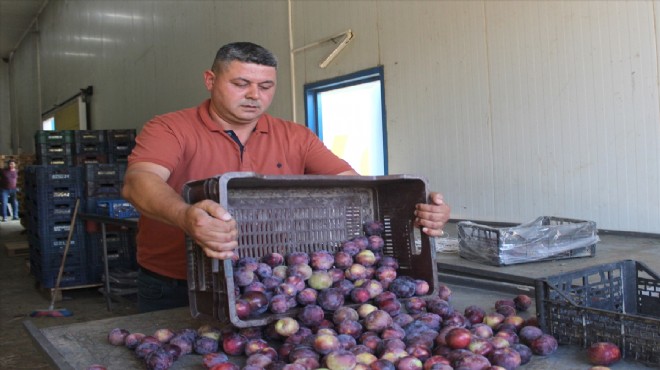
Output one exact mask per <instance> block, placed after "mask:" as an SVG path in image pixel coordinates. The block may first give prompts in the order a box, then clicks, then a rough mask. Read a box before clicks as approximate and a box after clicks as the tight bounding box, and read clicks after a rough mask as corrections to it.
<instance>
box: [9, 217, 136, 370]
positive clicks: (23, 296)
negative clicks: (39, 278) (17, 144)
mask: <svg viewBox="0 0 660 370" xmlns="http://www.w3.org/2000/svg"><path fill="white" fill-rule="evenodd" d="M26 240H27V235H26V234H25V233H24V228H23V227H22V226H21V224H20V222H19V221H9V222H2V223H0V248H2V250H1V251H0V369H12V370H18V369H51V368H52V366H51V365H50V362H48V361H47V359H46V358H44V356H43V355H42V353H41V351H39V350H38V349H37V348H36V347H35V346H34V345H33V343H32V340H31V338H30V337H29V336H28V334H27V331H26V330H25V329H24V326H23V321H24V320H31V321H32V322H33V323H34V324H35V325H36V326H37V327H39V328H45V327H52V326H59V325H67V324H71V323H79V322H86V321H90V320H98V319H103V318H108V317H115V316H124V315H130V314H134V313H137V310H136V308H135V305H134V304H132V303H131V302H130V301H126V302H117V301H115V302H113V307H112V308H113V310H112V312H109V311H108V310H107V307H106V301H105V298H104V296H103V295H102V294H101V293H99V291H98V288H96V287H94V288H84V289H72V290H64V291H63V292H62V300H61V301H58V302H55V307H54V308H55V309H60V308H66V309H68V310H69V311H71V312H73V316H71V317H62V318H52V317H41V318H31V317H30V316H29V315H30V313H31V312H32V311H34V310H44V309H48V308H49V306H50V300H51V295H50V291H49V290H42V289H40V288H39V287H38V284H37V282H36V279H35V278H34V277H33V276H32V275H30V273H29V259H28V256H27V255H26V254H23V255H18V256H9V255H8V254H7V252H6V250H5V243H7V242H15V241H26Z"/></svg>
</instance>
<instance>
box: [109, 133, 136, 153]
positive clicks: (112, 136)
mask: <svg viewBox="0 0 660 370" xmlns="http://www.w3.org/2000/svg"><path fill="white" fill-rule="evenodd" d="M136 133H137V131H136V130H135V129H123V130H108V131H107V132H106V138H107V140H106V141H107V143H108V150H109V151H116V150H129V151H130V150H131V149H133V147H134V146H135V136H136Z"/></svg>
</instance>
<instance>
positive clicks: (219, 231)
mask: <svg viewBox="0 0 660 370" xmlns="http://www.w3.org/2000/svg"><path fill="white" fill-rule="evenodd" d="M181 227H182V228H183V230H184V231H185V232H186V233H187V234H188V235H189V236H190V237H191V238H192V239H193V240H194V241H195V242H197V244H199V246H200V247H201V248H202V249H203V250H204V253H206V255H207V256H208V257H211V258H218V259H221V260H224V259H228V258H232V257H233V256H234V252H233V251H234V249H236V247H238V228H237V227H236V220H234V219H233V218H232V216H231V214H229V212H227V211H226V210H225V209H224V208H223V207H222V206H221V205H220V204H218V203H216V202H214V201H212V200H209V199H207V200H203V201H201V202H198V203H195V204H193V205H191V206H190V207H188V208H187V209H186V211H185V214H184V220H183V224H182V225H181Z"/></svg>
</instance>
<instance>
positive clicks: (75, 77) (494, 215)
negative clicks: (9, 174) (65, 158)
mask: <svg viewBox="0 0 660 370" xmlns="http://www.w3.org/2000/svg"><path fill="white" fill-rule="evenodd" d="M290 4H291V14H292V16H293V25H292V30H293V33H292V37H293V44H294V45H293V46H294V48H295V47H299V46H302V45H305V44H308V43H310V42H313V41H316V40H319V39H322V38H324V37H327V36H330V35H333V34H337V33H338V32H342V31H344V30H346V29H349V28H350V29H352V30H353V31H354V33H355V40H354V41H353V42H351V44H350V45H349V46H348V47H347V48H346V49H345V50H344V51H343V52H342V53H341V54H340V56H339V57H338V58H337V59H336V60H335V62H333V64H331V65H330V67H328V68H327V69H320V68H318V62H319V60H321V59H322V58H323V57H324V56H325V55H327V53H328V52H329V51H330V50H331V49H332V46H331V45H329V46H323V47H319V48H315V49H310V50H309V51H307V52H304V53H300V54H297V55H296V56H295V67H296V68H295V80H296V91H297V94H296V96H297V104H296V106H297V108H296V116H297V117H298V119H299V121H302V120H303V117H304V105H303V99H302V86H303V84H304V83H305V82H314V81H319V80H322V79H327V78H332V77H336V76H340V75H343V74H347V73H351V72H355V71H358V70H361V69H365V68H369V67H373V66H376V65H379V64H382V65H383V66H384V69H385V89H386V109H387V129H388V139H389V152H390V153H389V154H390V158H389V164H390V173H413V174H419V175H423V176H426V177H427V178H428V179H429V182H430V185H431V187H432V188H433V189H437V190H441V191H442V192H444V193H445V195H446V198H447V200H448V202H449V203H450V204H451V205H452V207H453V217H455V218H462V219H473V220H495V221H510V222H523V221H527V220H529V219H532V218H535V217H536V216H540V215H556V216H563V217H573V218H583V219H590V220H595V221H596V222H597V223H598V226H599V227H601V228H606V229H616V230H631V231H642V232H656V233H660V223H659V222H657V220H658V219H659V218H660V217H659V216H660V178H659V175H660V163H659V157H660V156H659V155H658V154H659V150H660V142H659V139H660V132H659V131H660V116H659V111H660V104H659V103H658V68H659V63H658V53H657V51H658V39H659V37H658V36H659V34H658V31H657V30H656V24H657V23H658V21H659V20H660V19H659V18H658V16H657V15H656V10H657V9H660V8H659V7H658V5H659V3H658V2H655V1H653V2H652V1H496V0H493V1H385V0H383V1H370V0H358V1H297V0H296V1H292V2H291V3H290ZM288 5H289V3H288V2H287V1H211V0H207V1H202V0H199V1H185V2H175V1H146V0H145V1H92V0H90V1H77V0H67V1H57V0H55V1H51V2H50V3H49V5H48V7H47V8H46V9H45V11H44V13H43V17H42V19H40V25H41V32H40V39H41V49H40V54H41V58H40V65H41V71H42V83H41V86H42V92H41V95H42V97H43V99H42V100H43V105H42V110H47V109H49V107H51V106H52V105H53V104H55V103H57V102H59V101H61V100H62V99H66V98H67V97H69V96H71V95H72V94H75V93H76V92H77V91H78V89H80V88H84V87H86V86H88V85H93V86H94V91H95V92H94V97H93V105H92V120H93V124H94V127H95V128H103V129H108V128H125V127H135V128H139V127H141V126H142V124H143V123H144V122H145V121H146V120H147V119H149V118H150V117H151V116H153V115H154V114H158V113H164V112H167V111H171V110H174V109H179V108H181V107H186V106H191V105H196V104H197V103H199V102H200V101H201V100H202V99H204V98H205V97H206V96H207V92H206V91H205V89H204V87H203V85H202V79H201V73H202V71H203V70H204V69H206V68H208V67H209V65H210V63H211V60H212V58H213V55H214V53H215V51H216V50H217V48H218V46H220V45H221V44H223V43H225V42H229V41H236V40H250V41H254V42H257V43H261V44H263V45H265V46H267V47H269V48H270V49H272V50H273V51H274V52H275V53H276V54H277V55H278V56H279V59H280V63H281V66H280V73H279V85H278V95H277V97H276V99H275V101H274V103H273V106H272V108H271V112H272V113H273V114H275V115H281V116H285V117H292V116H293V113H292V103H291V84H290V81H291V76H290V75H289V69H288V67H289V40H288V38H289V35H288V23H287V22H288ZM29 47H30V46H29V45H28V46H26V48H29ZM32 54H34V53H29V52H23V53H22V54H20V55H19V57H18V59H19V60H18V61H17V62H18V63H26V65H27V66H31V65H34V63H33V62H30V60H27V59H32ZM30 63H32V64H30ZM23 69H24V70H25V71H24V74H25V75H26V76H27V74H28V73H30V70H31V68H28V67H26V68H23ZM28 80H30V78H28ZM19 90H22V91H19V92H18V94H17V96H19V97H20V98H21V99H22V100H23V103H22V104H21V105H20V108H19V110H20V115H19V116H20V117H25V116H30V115H34V114H33V113H28V112H27V110H28V109H34V106H32V107H31V108H27V107H26V105H27V104H26V103H25V102H26V101H29V100H30V99H29V97H30V96H35V94H36V91H35V89H34V86H33V85H32V84H27V85H26V87H25V88H23V87H21V88H19ZM34 101H36V99H32V101H31V102H30V103H32V104H33V103H34ZM21 119H22V118H21ZM13 124H16V119H14V120H13ZM22 124H23V125H24V126H21V128H20V130H21V140H22V141H26V140H27V139H26V138H31V137H32V135H33V133H34V130H35V129H36V127H37V124H36V123H34V125H32V124H31V123H29V122H28V123H27V124H26V123H22Z"/></svg>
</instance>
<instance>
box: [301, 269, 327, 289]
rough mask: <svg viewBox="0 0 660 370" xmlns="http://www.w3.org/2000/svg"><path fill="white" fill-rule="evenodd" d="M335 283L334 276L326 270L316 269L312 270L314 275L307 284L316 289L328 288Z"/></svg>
mask: <svg viewBox="0 0 660 370" xmlns="http://www.w3.org/2000/svg"><path fill="white" fill-rule="evenodd" d="M333 283H334V281H333V280H332V276H330V274H329V273H328V271H326V270H316V271H314V272H312V276H311V277H310V278H309V280H308V281H307V285H309V287H310V288H313V289H316V290H323V289H328V288H330V287H331V286H332V284H333Z"/></svg>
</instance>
